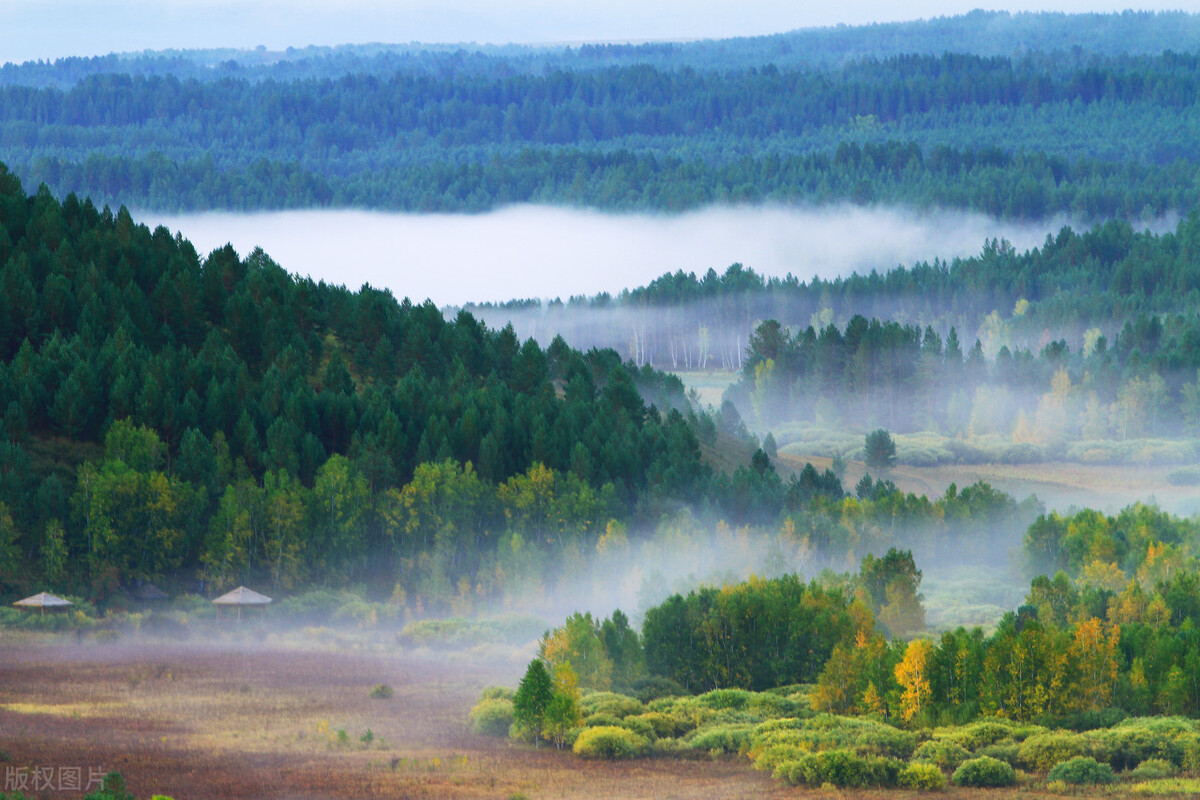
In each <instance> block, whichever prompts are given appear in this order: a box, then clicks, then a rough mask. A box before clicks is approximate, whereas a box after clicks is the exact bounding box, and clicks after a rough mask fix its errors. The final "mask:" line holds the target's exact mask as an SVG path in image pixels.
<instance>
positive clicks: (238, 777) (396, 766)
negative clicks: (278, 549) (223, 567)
mask: <svg viewBox="0 0 1200 800" xmlns="http://www.w3.org/2000/svg"><path fill="white" fill-rule="evenodd" d="M270 638H273V637H269V638H268V644H265V645H256V644H251V643H248V642H244V641H236V640H234V641H226V642H222V643H220V644H217V645H213V646H200V645H196V644H191V643H185V644H178V643H171V644H162V643H157V642H156V643H145V644H125V643H119V644H110V645H99V644H94V643H90V642H85V643H75V642H70V643H67V642H61V641H59V642H53V643H51V642H47V641H44V640H42V641H21V642H12V641H5V642H4V643H2V644H0V750H3V751H5V752H6V753H7V754H8V757H9V758H10V761H9V762H8V764H0V773H3V772H4V767H5V766H10V765H11V766H29V767H34V766H82V767H83V768H84V773H85V774H86V772H87V769H88V767H90V766H102V767H103V768H104V769H106V770H109V769H116V770H119V771H121V773H122V774H123V775H124V776H125V778H126V780H127V781H128V784H129V787H130V790H131V791H132V792H133V793H134V794H135V795H137V796H138V797H149V796H150V795H151V794H155V793H161V794H166V795H170V796H172V797H174V798H176V799H177V800H184V799H185V798H186V799H187V800H206V799H207V798H212V800H218V799H221V800H226V799H228V800H232V799H233V798H256V799H261V800H267V799H269V798H364V797H388V798H410V797H411V798H444V797H462V798H507V797H509V796H511V795H513V794H522V795H525V796H527V797H529V798H530V799H531V800H533V798H539V797H558V798H569V797H614V798H659V797H676V798H712V797H730V798H738V797H746V798H749V797H771V796H783V795H790V794H794V792H793V791H791V790H787V789H785V788H783V787H781V786H779V785H777V784H776V783H775V782H774V781H772V780H771V778H770V776H769V775H764V774H760V773H756V772H755V771H754V770H753V769H752V768H750V767H749V765H748V764H747V763H746V762H744V761H737V760H733V759H719V760H708V759H705V760H678V759H663V758H659V759H642V760H636V761H632V762H624V763H597V762H589V761H583V760H581V759H578V758H576V757H574V756H573V755H571V754H570V753H566V752H558V751H556V750H554V749H553V748H547V747H543V748H541V749H538V750H534V749H532V748H528V747H525V746H521V745H515V744H510V743H509V742H507V741H503V740H496V739H490V738H487V737H484V736H478V735H475V734H473V733H471V732H470V731H469V730H468V728H467V712H468V711H469V710H470V708H471V705H472V704H473V703H474V702H475V701H476V700H477V698H478V695H479V692H480V690H481V689H482V688H483V687H484V686H485V685H488V684H490V683H496V682H503V683H506V684H509V685H511V684H514V683H515V682H516V679H517V678H518V677H519V674H517V673H516V672H514V670H513V669H512V667H511V665H510V664H504V665H503V667H502V668H500V669H497V668H496V667H494V666H491V665H489V664H487V663H481V662H479V661H473V660H472V659H470V658H462V659H457V660H443V659H435V658H433V657H431V656H429V655H428V654H426V655H425V656H419V655H411V654H408V655H406V654H404V653H402V652H400V651H399V650H398V648H397V649H396V650H395V652H391V653H388V652H350V651H347V650H345V649H341V650H338V649H323V648H322V649H299V648H297V647H295V646H288V647H286V648H284V647H273V646H271V644H270V643H269V642H270ZM379 683H387V684H389V685H390V686H392V687H394V689H395V696H393V697H391V698H387V699H374V698H372V697H370V690H371V688H372V687H373V686H375V685H376V684H379ZM367 729H370V730H371V731H372V733H373V734H374V737H375V738H374V741H372V742H371V743H370V744H369V745H368V744H364V743H363V742H362V741H360V737H361V736H362V735H363V734H364V733H365V732H366V731H367ZM338 730H345V731H346V732H347V734H346V737H345V738H346V739H348V742H345V743H339V741H338V733H337V732H338ZM75 794H76V795H77V794H78V793H75ZM47 796H48V797H59V796H63V797H65V796H68V795H65V794H64V795H56V794H50V795H47Z"/></svg>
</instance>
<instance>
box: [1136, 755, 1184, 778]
mask: <svg viewBox="0 0 1200 800" xmlns="http://www.w3.org/2000/svg"><path fill="white" fill-rule="evenodd" d="M1129 776H1130V777H1131V778H1136V779H1138V780H1141V781H1152V780H1157V779H1158V778H1173V777H1175V765H1174V764H1172V763H1171V762H1170V761H1167V760H1165V759H1162V758H1147V759H1146V760H1145V761H1143V762H1142V763H1140V764H1138V765H1137V767H1136V768H1135V769H1134V770H1133V771H1132V772H1130V773H1129Z"/></svg>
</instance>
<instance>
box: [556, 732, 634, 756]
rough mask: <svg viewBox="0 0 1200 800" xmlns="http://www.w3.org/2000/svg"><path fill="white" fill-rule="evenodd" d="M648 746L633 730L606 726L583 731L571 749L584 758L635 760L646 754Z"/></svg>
mask: <svg viewBox="0 0 1200 800" xmlns="http://www.w3.org/2000/svg"><path fill="white" fill-rule="evenodd" d="M648 745H649V743H648V742H647V741H646V740H645V739H644V738H642V737H641V736H638V735H637V734H636V733H634V732H633V731H631V730H628V729H626V728H617V727H614V726H612V725H605V726H601V727H599V728H588V729H587V730H584V731H581V732H580V734H579V737H578V738H577V739H576V740H575V745H574V747H572V748H571V749H572V750H573V751H574V752H575V754H576V755H578V756H582V757H583V758H610V759H611V758H633V757H634V756H639V755H641V754H642V753H644V752H646V747H647V746H648Z"/></svg>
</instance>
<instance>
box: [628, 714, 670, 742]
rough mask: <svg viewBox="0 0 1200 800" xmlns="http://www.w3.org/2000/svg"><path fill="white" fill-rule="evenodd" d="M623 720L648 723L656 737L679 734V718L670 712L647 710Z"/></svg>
mask: <svg viewBox="0 0 1200 800" xmlns="http://www.w3.org/2000/svg"><path fill="white" fill-rule="evenodd" d="M625 722H626V723H631V722H642V723H645V724H647V725H649V726H650V727H651V728H652V729H653V730H654V738H656V739H667V738H674V737H676V736H678V735H679V734H680V730H679V720H677V719H675V717H673V716H671V715H670V714H663V713H662V712H659V711H649V712H647V713H645V714H637V715H636V716H631V717H626V718H625Z"/></svg>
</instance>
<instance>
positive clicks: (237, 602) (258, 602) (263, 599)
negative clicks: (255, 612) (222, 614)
mask: <svg viewBox="0 0 1200 800" xmlns="http://www.w3.org/2000/svg"><path fill="white" fill-rule="evenodd" d="M269 602H271V598H269V597H267V596H266V595H265V594H259V593H258V592H256V591H254V590H253V589H247V588H246V587H245V586H239V587H237V588H236V589H234V590H233V591H232V592H226V593H225V594H223V595H221V596H220V597H218V598H217V599H216V600H213V603H214V604H215V605H216V606H217V608H218V609H220V607H221V606H237V610H238V621H239V622H240V621H241V619H242V606H259V607H262V606H265V605H266V604H267V603H269Z"/></svg>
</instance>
